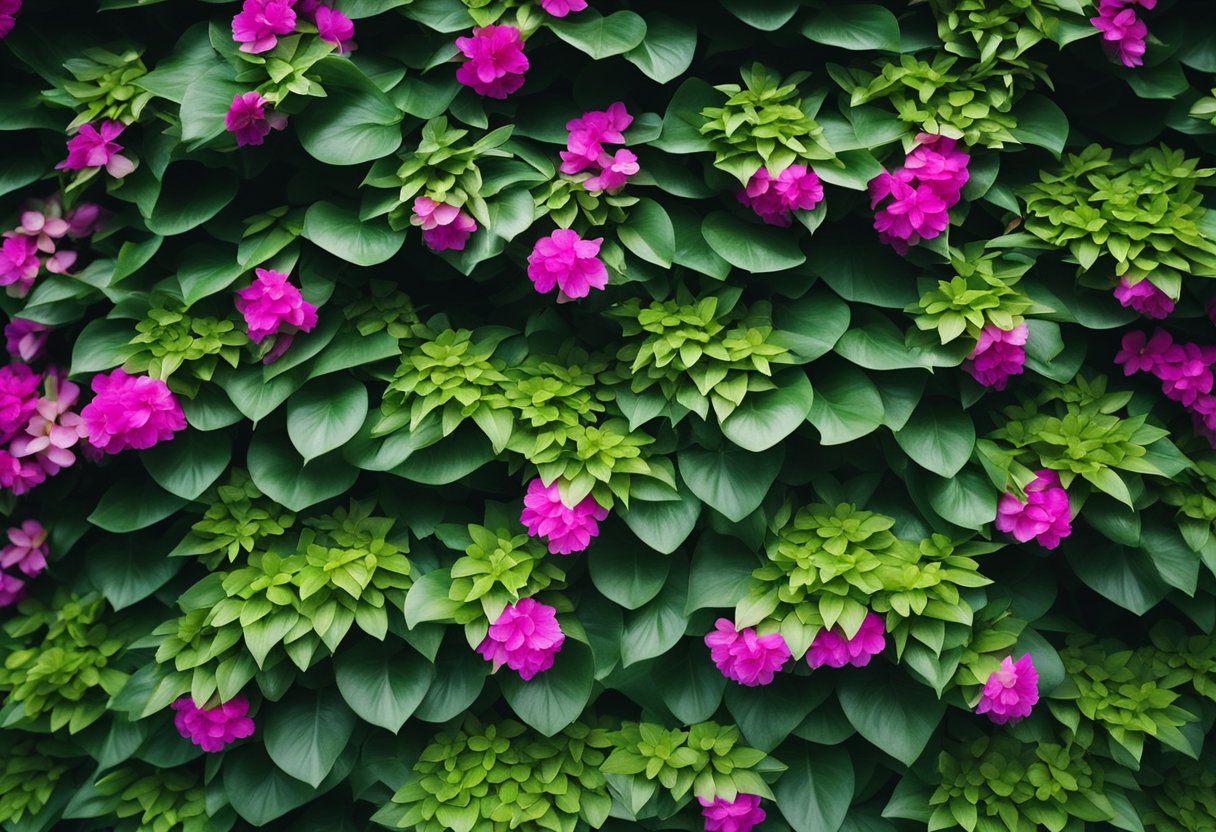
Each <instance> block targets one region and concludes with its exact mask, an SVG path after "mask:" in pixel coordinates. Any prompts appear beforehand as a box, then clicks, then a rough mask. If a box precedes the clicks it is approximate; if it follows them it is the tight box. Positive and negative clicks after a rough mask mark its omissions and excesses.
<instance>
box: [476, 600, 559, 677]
mask: <svg viewBox="0 0 1216 832" xmlns="http://www.w3.org/2000/svg"><path fill="white" fill-rule="evenodd" d="M565 640H566V636H565V634H564V633H562V628H561V627H560V626H558V623H557V610H555V609H553V607H550V606H549V605H547V604H541V603H539V602H538V601H536V600H535V599H533V598H521V599H519V600H518V601H516V602H515V603H514V604H507V606H506V607H505V608H503V611H502V613H500V614H499V616H498V618H497V620H495V622H494V623H493V624H491V625H490V629H489V630H488V631H487V632H486V637H485V638H484V639H482V641H481V644H479V645H478V646H477V652H478V653H480V654H481V655H483V656H484V657H485V659H486V661H489V662H493V663H494V670H496V671H497V670H498V668H500V667H502V666H503V665H504V664H505V665H506V666H507V667H509V668H511V669H512V670H515V671H518V672H519V678H521V679H523V680H524V681H525V682H526V681H528V680H529V679H531V678H532V677H533V676H535V675H536V674H537V673H543V672H544V671H546V670H548V669H549V668H551V667H553V656H554V655H555V654H556V653H557V652H558V651H559V650H561V649H562V643H563V642H565Z"/></svg>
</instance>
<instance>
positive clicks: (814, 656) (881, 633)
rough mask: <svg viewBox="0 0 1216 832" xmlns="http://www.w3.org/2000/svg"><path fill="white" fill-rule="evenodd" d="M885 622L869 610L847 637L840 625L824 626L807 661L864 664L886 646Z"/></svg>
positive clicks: (833, 665) (815, 665)
mask: <svg viewBox="0 0 1216 832" xmlns="http://www.w3.org/2000/svg"><path fill="white" fill-rule="evenodd" d="M885 633H886V626H885V624H884V623H883V620H882V616H880V615H876V614H875V613H872V612H867V613H866V617H865V620H863V621H862V622H861V629H859V630H858V631H857V634H856V635H854V636H853V637H852V638H847V637H846V636H845V634H844V632H843V631H842V630H841V629H840V627H839V626H836V627H833V628H832V629H830V630H828V629H826V628H825V629H822V630H820V631H819V632H818V633H816V634H815V640H814V641H813V642H811V647H810V649H809V650H807V652H806V663H807V664H809V665H810V666H811V667H813V668H814V667H822V666H823V665H825V664H826V665H827V666H828V667H844V666H845V665H846V664H851V665H853V667H865V666H866V665H868V664H869V663H870V659H872V658H873V657H874V656H877V655H878V654H879V653H881V652H882V651H883V649H884V648H885V647H886V646H887V640H886V637H885Z"/></svg>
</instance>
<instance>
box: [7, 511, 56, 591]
mask: <svg viewBox="0 0 1216 832" xmlns="http://www.w3.org/2000/svg"><path fill="white" fill-rule="evenodd" d="M46 538H47V530H46V529H44V528H43V527H42V524H41V523H39V522H38V521H37V520H26V521H25V522H24V523H22V524H21V525H20V526H18V527H16V528H12V529H9V530H8V545H7V546H5V547H4V548H3V549H0V567H3V568H4V569H17V570H19V571H20V572H21V573H22V574H23V575H25V576H26V577H29V578H33V577H36V576H38V575H40V574H42V571H43V570H44V569H46V556H47V552H48V547H47V543H46Z"/></svg>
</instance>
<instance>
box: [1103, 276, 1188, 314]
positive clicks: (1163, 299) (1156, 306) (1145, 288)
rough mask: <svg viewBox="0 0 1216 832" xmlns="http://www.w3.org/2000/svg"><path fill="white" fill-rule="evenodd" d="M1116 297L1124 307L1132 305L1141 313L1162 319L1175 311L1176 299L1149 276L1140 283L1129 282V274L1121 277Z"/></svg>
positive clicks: (1116, 289) (1116, 288)
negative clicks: (1155, 283)
mask: <svg viewBox="0 0 1216 832" xmlns="http://www.w3.org/2000/svg"><path fill="white" fill-rule="evenodd" d="M1115 299H1116V300H1118V301H1119V303H1121V304H1122V305H1123V306H1124V307H1128V306H1130V307H1131V308H1132V309H1135V310H1136V311H1137V312H1139V313H1140V314H1141V315H1144V316H1146V317H1149V318H1156V319H1157V320H1161V319H1162V318H1164V317H1166V316H1168V315H1169V314H1170V313H1171V312H1173V311H1174V301H1173V300H1172V299H1171V298H1170V296H1169V295H1167V294H1166V293H1165V292H1163V291H1161V290H1160V289H1158V288H1157V287H1156V286H1154V285H1153V283H1152V281H1151V280H1148V279H1147V278H1146V279H1144V280H1141V281H1140V282H1139V283H1135V284H1133V283H1129V282H1128V280H1127V275H1124V276H1123V277H1120V278H1119V285H1118V286H1116V287H1115Z"/></svg>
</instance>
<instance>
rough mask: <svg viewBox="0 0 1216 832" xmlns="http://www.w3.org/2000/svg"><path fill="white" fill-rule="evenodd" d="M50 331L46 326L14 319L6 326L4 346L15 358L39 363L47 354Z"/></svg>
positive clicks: (23, 319)
mask: <svg viewBox="0 0 1216 832" xmlns="http://www.w3.org/2000/svg"><path fill="white" fill-rule="evenodd" d="M50 331H51V328H50V327H49V326H47V325H46V324H40V323H38V322H37V321H27V320H26V319H25V318H13V319H12V320H11V321H9V322H8V323H7V324H5V325H4V345H5V347H6V348H7V349H8V354H9V355H11V356H12V357H13V358H20V359H21V360H22V361H37V360H38V359H40V358H42V356H43V354H44V353H45V352H46V337H47V334H48V333H49V332H50Z"/></svg>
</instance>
